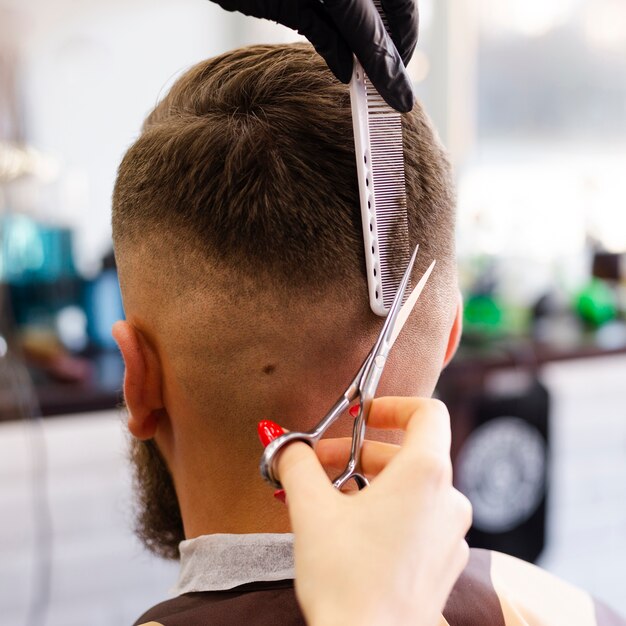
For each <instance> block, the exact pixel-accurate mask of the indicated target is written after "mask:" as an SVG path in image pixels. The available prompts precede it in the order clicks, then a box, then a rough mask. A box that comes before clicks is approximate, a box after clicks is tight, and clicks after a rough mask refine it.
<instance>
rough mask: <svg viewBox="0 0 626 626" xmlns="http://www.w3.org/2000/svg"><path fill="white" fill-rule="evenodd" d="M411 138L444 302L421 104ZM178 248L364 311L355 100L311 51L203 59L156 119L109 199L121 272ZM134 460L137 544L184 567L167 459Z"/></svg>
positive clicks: (150, 450)
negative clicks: (348, 298) (163, 247)
mask: <svg viewBox="0 0 626 626" xmlns="http://www.w3.org/2000/svg"><path fill="white" fill-rule="evenodd" d="M403 136H404V156H405V175H406V185H407V210H408V223H409V239H410V243H411V246H415V244H416V243H418V242H419V244H420V251H421V253H420V255H418V263H417V266H416V270H415V271H416V272H420V271H423V270H424V269H425V267H426V266H427V265H428V264H429V263H430V261H431V260H432V259H436V260H437V271H436V272H435V273H434V274H433V276H432V277H431V280H430V281H429V284H430V288H429V294H430V296H429V297H431V298H433V299H436V300H438V301H440V302H449V301H450V298H452V297H454V296H453V291H452V290H453V289H455V287H456V269H455V268H456V261H455V254H454V204H455V198H454V190H453V185H452V181H451V175H450V168H449V165H448V161H447V158H446V156H445V153H444V151H443V149H442V147H441V145H440V143H439V141H438V139H437V136H436V133H435V132H434V131H433V128H432V126H431V124H430V122H429V120H428V118H427V116H426V114H425V113H424V111H423V109H422V108H421V106H420V105H419V103H418V104H416V105H415V107H414V109H413V111H412V112H410V113H408V114H406V115H404V116H403ZM170 236H172V237H175V238H176V240H177V241H179V242H184V244H179V245H178V247H177V251H176V254H177V255H178V256H182V257H183V262H184V257H185V255H186V254H188V255H189V258H190V259H194V258H195V259H197V258H198V255H200V257H202V256H206V258H208V259H210V260H211V262H212V263H216V264H218V265H221V266H223V267H225V268H227V269H228V270H229V271H234V272H242V273H245V274H246V275H247V276H253V277H258V280H259V283H263V284H270V285H271V286H272V287H273V288H279V289H283V290H290V291H291V292H292V293H298V292H300V293H302V294H304V293H309V294H310V293H324V292H329V291H333V290H341V291H342V292H346V291H355V290H358V293H359V294H361V295H362V298H363V299H364V300H366V298H367V287H366V274H365V258H364V252H363V240H362V226H361V214H360V206H359V193H358V182H357V173H356V163H355V153H354V138H353V132H352V117H351V109H350V98H349V93H348V89H347V88H346V86H345V85H342V84H341V83H339V82H338V81H337V80H336V79H335V78H334V77H333V76H332V74H331V73H330V71H329V70H328V69H327V67H326V65H325V64H324V62H323V60H322V59H321V58H320V57H319V56H318V55H317V53H315V51H314V50H313V48H312V47H311V46H309V45H305V44H294V45H257V46H251V47H247V48H241V49H238V50H234V51H232V52H228V53H226V54H222V55H220V56H218V57H215V58H212V59H209V60H206V61H203V62H202V63H199V64H198V65H196V66H194V67H192V68H191V69H190V70H188V71H187V72H185V73H184V74H183V75H182V76H181V77H180V78H179V79H178V80H177V81H176V83H175V84H174V85H173V87H172V88H171V90H170V91H169V93H168V94H167V95H166V96H165V97H164V98H163V99H162V100H161V102H159V104H158V105H157V106H156V108H155V109H154V110H153V111H152V113H150V115H149V116H148V117H147V119H146V121H145V123H144V125H143V129H142V132H141V134H140V136H139V138H138V139H137V141H136V142H135V143H134V144H133V145H132V146H131V148H130V149H129V150H128V152H127V153H126V155H125V156H124V159H123V160H122V163H121V165H120V167H119V172H118V177H117V181H116V184H115V190H114V193H113V238H114V244H115V250H116V256H117V257H118V263H120V264H121V263H123V260H124V257H125V256H126V255H127V254H130V251H131V250H132V249H133V248H134V247H135V245H134V244H137V243H140V244H143V243H145V241H146V240H148V239H153V240H154V241H155V242H157V241H158V242H164V240H165V239H168V240H169V238H170ZM189 265H190V266H191V265H192V263H190V264H189ZM189 271H190V272H191V271H192V269H191V268H190V270H189ZM433 306H435V307H436V306H437V303H434V305H433ZM372 315H373V314H372ZM132 459H133V462H134V466H135V474H136V485H137V487H138V488H139V492H140V497H139V498H138V503H139V508H140V510H139V514H138V524H137V531H138V534H139V536H140V537H141V538H142V539H143V540H144V543H146V545H147V546H148V548H149V549H151V550H152V551H153V552H156V553H157V554H161V555H162V556H167V557H176V556H177V555H178V542H179V541H180V540H182V539H184V537H183V528H182V523H181V519H180V511H179V510H177V509H178V504H177V500H176V496H175V493H174V491H173V489H174V488H173V484H172V481H171V479H170V478H169V477H168V475H167V469H166V468H165V466H164V463H163V460H162V457H161V455H160V454H159V453H158V450H156V447H155V446H154V445H153V444H152V442H147V443H144V442H134V443H133V452H132Z"/></svg>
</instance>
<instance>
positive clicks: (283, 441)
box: [259, 379, 358, 489]
mask: <svg viewBox="0 0 626 626" xmlns="http://www.w3.org/2000/svg"><path fill="white" fill-rule="evenodd" d="M355 381H356V379H355ZM353 387H354V389H355V390H354V392H352V388H353ZM357 389H358V387H357V386H356V382H355V383H353V384H352V385H351V386H350V388H349V389H348V391H347V392H346V393H345V394H344V395H343V396H341V397H340V398H339V400H337V402H336V403H335V405H334V406H333V408H332V409H331V410H330V411H329V412H328V414H327V415H326V417H324V419H323V420H322V421H321V422H319V424H317V425H316V426H314V427H313V428H312V429H311V430H309V431H308V432H305V433H301V432H291V433H285V434H284V435H281V436H280V437H277V438H276V439H274V441H272V442H270V443H269V444H268V445H267V447H266V448H265V450H264V451H263V456H261V462H260V463H259V470H260V472H261V476H262V477H263V478H264V479H265V480H266V481H267V482H268V483H269V484H270V485H272V486H273V487H275V488H276V489H282V488H283V487H282V485H281V483H280V480H278V474H277V472H276V467H275V464H276V459H277V458H278V453H279V452H280V451H281V450H282V449H283V448H284V447H285V446H287V445H289V444H290V443H294V442H295V441H302V442H303V443H306V444H308V445H309V446H311V447H312V448H315V446H316V445H317V442H318V441H319V440H320V439H321V438H322V437H323V436H324V434H325V433H326V431H327V430H328V429H329V428H330V427H331V426H332V425H333V424H334V423H335V422H336V421H337V419H338V418H339V417H340V416H341V415H342V414H343V413H344V412H345V411H346V410H347V409H348V407H349V406H350V403H351V402H352V400H353V397H352V396H353V395H356V390H357Z"/></svg>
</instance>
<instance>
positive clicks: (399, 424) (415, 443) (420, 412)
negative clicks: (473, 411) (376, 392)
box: [367, 397, 452, 455]
mask: <svg viewBox="0 0 626 626" xmlns="http://www.w3.org/2000/svg"><path fill="white" fill-rule="evenodd" d="M367 425H368V426H369V427H371V428H384V429H401V430H404V431H406V439H405V443H406V444H408V445H410V446H411V447H414V448H416V449H417V450H429V451H430V452H434V453H443V454H445V455H449V454H450V444H451V438H452V437H451V432H450V415H449V413H448V409H447V408H446V406H445V404H443V402H440V401H439V400H433V399H432V398H405V397H402V398H397V397H388V398H376V399H375V400H374V401H373V402H372V408H371V409H370V414H369V418H368V422H367Z"/></svg>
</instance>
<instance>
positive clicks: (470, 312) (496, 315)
mask: <svg viewBox="0 0 626 626" xmlns="http://www.w3.org/2000/svg"><path fill="white" fill-rule="evenodd" d="M503 317H504V316H503V311H502V308H501V306H500V304H499V303H498V302H497V300H496V299H495V298H494V297H493V296H491V295H489V294H476V295H473V296H469V297H468V299H467V300H466V302H465V310H464V315H463V318H464V324H465V329H466V330H467V331H469V332H475V333H484V334H494V333H497V332H499V331H501V330H502V324H503Z"/></svg>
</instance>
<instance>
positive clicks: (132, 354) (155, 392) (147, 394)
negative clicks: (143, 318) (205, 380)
mask: <svg viewBox="0 0 626 626" xmlns="http://www.w3.org/2000/svg"><path fill="white" fill-rule="evenodd" d="M112 334H113V338H114V339H115V341H116V342H117V345H118V346H119V349H120V352H121V353H122V358H123V359H124V366H125V372H124V398H125V400H126V407H127V408H128V429H129V430H130V432H131V434H132V435H133V436H134V437H136V438H137V439H142V440H145V439H152V437H154V435H155V433H156V431H157V427H158V415H159V413H160V412H161V409H162V408H163V403H162V402H161V377H160V373H159V371H160V368H159V363H158V360H157V359H156V357H155V356H154V355H153V354H152V353H151V351H150V350H149V349H148V348H147V345H146V341H145V339H144V338H143V337H142V335H141V333H140V331H138V330H137V329H136V328H134V327H133V326H132V325H131V324H129V323H128V322H122V321H120V322H116V323H115V324H114V325H113V329H112Z"/></svg>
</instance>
